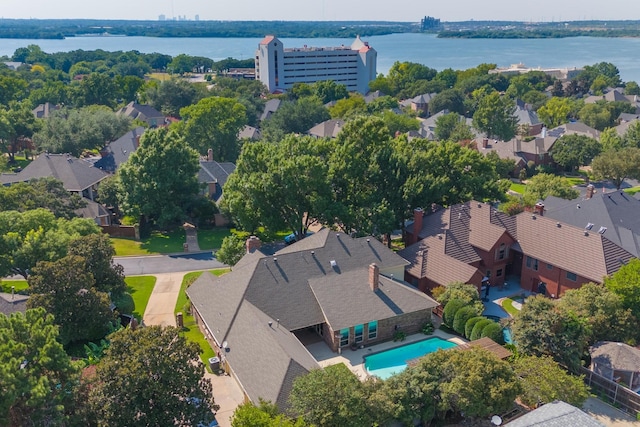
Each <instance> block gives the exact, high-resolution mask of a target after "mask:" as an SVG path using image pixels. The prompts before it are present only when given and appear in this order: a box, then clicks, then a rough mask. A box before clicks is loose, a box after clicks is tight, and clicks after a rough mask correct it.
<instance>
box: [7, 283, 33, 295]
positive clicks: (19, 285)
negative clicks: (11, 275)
mask: <svg viewBox="0 0 640 427" xmlns="http://www.w3.org/2000/svg"><path fill="white" fill-rule="evenodd" d="M1 284H2V292H5V293H7V294H10V293H11V287H12V286H14V287H15V289H14V290H15V292H20V291H24V290H25V289H29V284H28V283H27V281H26V280H2V283H1Z"/></svg>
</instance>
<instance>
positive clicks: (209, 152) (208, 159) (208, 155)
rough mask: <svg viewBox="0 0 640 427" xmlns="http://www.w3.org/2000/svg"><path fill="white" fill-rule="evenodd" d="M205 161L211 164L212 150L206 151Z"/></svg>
mask: <svg viewBox="0 0 640 427" xmlns="http://www.w3.org/2000/svg"><path fill="white" fill-rule="evenodd" d="M207 161H208V162H213V149H212V148H209V149H208V150H207Z"/></svg>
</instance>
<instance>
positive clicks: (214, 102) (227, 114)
mask: <svg viewBox="0 0 640 427" xmlns="http://www.w3.org/2000/svg"><path fill="white" fill-rule="evenodd" d="M180 115H181V116H182V118H183V121H182V122H180V126H179V132H180V133H181V134H182V135H183V136H184V138H185V140H186V141H187V143H188V144H189V145H190V146H191V147H192V148H193V149H195V150H196V151H198V152H199V153H200V154H203V155H205V154H207V150H208V149H212V150H213V157H214V159H216V160H217V161H220V162H235V161H236V159H237V158H238V153H239V152H240V145H239V141H238V132H240V130H241V129H242V128H243V127H244V126H245V125H246V124H247V117H246V108H245V107H244V105H242V104H241V103H240V102H238V101H236V100H235V99H231V98H219V97H210V98H204V99H201V100H200V101H199V102H198V103H197V104H195V105H191V106H189V107H185V108H183V109H181V110H180Z"/></svg>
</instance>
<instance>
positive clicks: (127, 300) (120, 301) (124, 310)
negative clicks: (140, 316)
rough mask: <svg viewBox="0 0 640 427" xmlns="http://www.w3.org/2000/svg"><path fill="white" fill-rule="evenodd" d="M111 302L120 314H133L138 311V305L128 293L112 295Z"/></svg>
mask: <svg viewBox="0 0 640 427" xmlns="http://www.w3.org/2000/svg"><path fill="white" fill-rule="evenodd" d="M111 302H113V304H114V305H115V306H116V308H117V309H118V311H119V312H120V314H131V313H133V311H134V310H135V309H136V304H135V303H134V302H133V298H132V297H131V295H130V294H129V293H128V292H121V293H118V294H113V295H111Z"/></svg>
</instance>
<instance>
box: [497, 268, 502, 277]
mask: <svg viewBox="0 0 640 427" xmlns="http://www.w3.org/2000/svg"><path fill="white" fill-rule="evenodd" d="M496 277H502V269H501V268H499V269H498V270H496Z"/></svg>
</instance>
